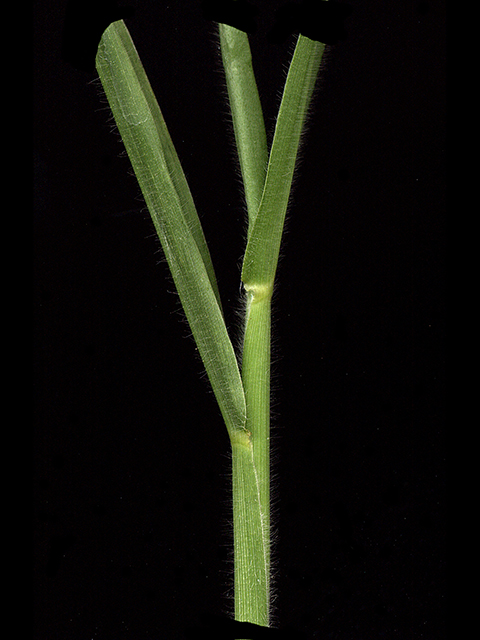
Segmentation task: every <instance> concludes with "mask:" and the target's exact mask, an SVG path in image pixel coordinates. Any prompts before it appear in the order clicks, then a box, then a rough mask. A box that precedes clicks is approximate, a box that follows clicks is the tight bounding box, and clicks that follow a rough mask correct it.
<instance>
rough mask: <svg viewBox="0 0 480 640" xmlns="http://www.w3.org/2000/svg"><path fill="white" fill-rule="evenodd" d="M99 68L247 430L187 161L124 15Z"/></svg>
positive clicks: (187, 296) (231, 408)
mask: <svg viewBox="0 0 480 640" xmlns="http://www.w3.org/2000/svg"><path fill="white" fill-rule="evenodd" d="M97 71H98V73H99V76H100V79H101V82H102V85H103V88H104V90H105V93H106V95H107V99H108V101H109V104H110V107H111V109H112V113H113V115H114V118H115V121H116V124H117V126H118V129H119V132H120V135H121V137H122V140H123V142H124V144H125V148H126V150H127V153H128V156H129V158H130V161H131V163H132V167H133V169H134V172H135V175H136V177H137V180H138V182H139V185H140V188H141V190H142V194H143V197H144V198H145V202H146V204H147V207H148V209H149V211H150V214H151V217H152V220H153V223H154V225H155V229H156V231H157V234H158V237H159V239H160V242H161V244H162V248H163V251H164V253H165V257H166V259H167V262H168V264H169V267H170V271H171V274H172V277H173V280H174V282H175V286H176V288H177V292H178V294H179V297H180V300H181V303H182V306H183V309H184V311H185V314H186V316H187V320H188V322H189V324H190V328H191V330H192V333H193V336H194V339H195V342H196V344H197V347H198V351H199V353H200V356H201V358H202V361H203V363H204V365H205V369H206V371H207V374H208V377H209V380H210V383H211V385H212V388H213V391H214V393H215V396H216V398H217V401H218V404H219V407H220V410H221V412H222V415H223V417H224V420H225V423H226V426H227V429H228V431H229V434H230V437H233V436H234V435H235V433H237V432H239V431H242V432H243V430H244V425H245V413H246V410H245V396H244V392H243V386H242V381H241V377H240V372H239V369H238V364H237V360H236V356H235V352H234V349H233V346H232V343H231V341H230V338H229V336H228V332H227V329H226V326H225V321H224V318H223V314H222V310H221V305H220V296H219V293H218V288H217V284H216V279H215V274H214V270H213V266H212V263H211V259H210V253H209V251H208V247H207V244H206V241H205V238H204V235H203V231H202V228H201V224H200V220H199V218H198V215H197V212H196V209H195V206H194V203H193V199H192V196H191V193H190V189H189V187H188V184H187V182H186V179H185V176H184V174H183V170H182V168H181V165H180V161H179V159H178V156H177V154H176V151H175V148H174V146H173V143H172V141H171V138H170V135H169V133H168V130H167V127H166V125H165V122H164V119H163V116H162V114H161V111H160V108H159V107H158V104H157V102H156V99H155V96H154V94H153V91H152V89H151V87H150V83H149V82H148V78H147V76H146V74H145V71H144V69H143V66H142V64H141V61H140V58H139V57H138V53H137V52H136V49H135V47H134V44H133V42H132V40H131V37H130V34H129V33H128V30H127V27H126V25H125V24H124V23H123V21H118V22H114V23H112V24H111V25H110V26H109V27H108V28H107V29H106V31H105V32H104V34H103V36H102V39H101V41H100V45H99V49H98V53H97Z"/></svg>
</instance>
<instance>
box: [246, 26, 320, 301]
mask: <svg viewBox="0 0 480 640" xmlns="http://www.w3.org/2000/svg"><path fill="white" fill-rule="evenodd" d="M324 49H325V45H324V44H322V43H320V42H316V41H314V40H310V39H309V38H306V37H305V36H302V35H300V36H299V37H298V41H297V45H296V47H295V52H294V54H293V58H292V61H291V63H290V67H289V71H288V75H287V80H286V82H285V88H284V92H283V97H282V101H281V104H280V109H279V112H278V117H277V122H276V126H275V134H274V138H273V142H272V148H271V151H270V158H269V162H268V169H267V177H266V180H265V187H264V190H263V195H262V200H261V203H260V208H259V210H258V213H257V216H256V218H255V222H254V226H253V229H252V231H251V233H250V234H249V239H248V244H247V248H246V251H245V256H244V261H243V268H242V281H243V283H244V285H245V288H246V289H247V290H249V289H250V290H253V289H254V288H257V289H259V288H262V287H263V288H267V289H271V287H272V286H273V281H274V279H275V272H276V269H277V263H278V255H279V251H280V243H281V238H282V232H283V226H284V221H285V214H286V211H287V206H288V200H289V197H290V190H291V186H292V179H293V174H294V169H295V162H296V158H297V152H298V148H299V144H300V138H301V133H302V129H303V125H304V123H305V118H306V115H307V111H308V106H309V104H310V99H311V96H312V93H313V89H314V86H315V82H316V78H317V75H318V70H319V67H320V62H321V59H322V55H323V51H324Z"/></svg>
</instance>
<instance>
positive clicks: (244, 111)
mask: <svg viewBox="0 0 480 640" xmlns="http://www.w3.org/2000/svg"><path fill="white" fill-rule="evenodd" d="M218 27H219V38H220V46H221V53H222V61H223V66H224V69H225V77H226V82H227V88H228V97H229V103H230V110H231V113H232V121H233V127H234V133H235V142H236V148H237V153H238V158H239V163H240V168H241V173H242V179H243V187H244V195H245V201H246V204H247V211H248V234H247V245H246V249H245V254H244V258H243V266H242V272H241V280H242V284H243V289H244V295H245V297H246V301H245V302H246V303H245V316H244V328H243V329H244V334H243V335H244V339H243V347H242V353H241V354H240V357H239V359H237V355H236V354H235V351H234V348H233V345H232V342H231V339H230V337H229V334H228V331H227V328H226V325H225V320H224V315H223V311H222V304H221V299H220V294H219V291H218V287H217V282H216V278H215V272H214V268H213V265H212V261H211V259H210V253H209V249H208V247H207V243H206V241H205V237H204V234H203V231H202V227H201V224H200V220H199V217H198V215H197V211H196V209H195V205H194V202H193V198H192V195H191V193H190V189H189V187H188V184H187V181H186V178H185V175H184V173H183V170H182V167H181V165H180V162H179V159H178V156H177V154H176V151H175V147H174V145H173V142H172V140H171V138H170V135H169V132H168V129H167V126H166V124H165V121H164V119H163V116H162V113H161V110H160V108H159V106H158V103H157V101H156V99H155V96H154V94H153V91H152V89H151V86H150V83H149V81H148V78H147V75H146V73H145V70H144V68H143V66H142V63H141V61H140V58H139V56H138V53H137V51H136V49H135V46H134V44H133V42H132V39H131V37H130V34H129V32H128V29H127V27H126V25H125V23H124V22H123V21H117V22H114V23H112V24H110V26H109V27H108V28H107V29H106V31H105V32H104V34H103V36H102V39H101V41H100V45H99V48H98V53H97V57H96V67H97V71H98V74H99V77H100V80H101V82H102V85H103V88H104V91H105V93H106V96H107V99H108V102H109V105H110V108H111V110H112V113H113V116H114V119H115V122H116V125H117V127H118V130H119V132H120V135H121V137H122V140H123V143H124V145H125V148H126V150H127V153H128V156H129V158H130V161H131V164H132V167H133V169H134V172H135V175H136V177H137V180H138V183H139V185H140V188H141V191H142V194H143V197H144V199H145V202H146V204H147V207H148V210H149V212H150V214H151V217H152V220H153V224H154V226H155V229H156V232H157V234H158V237H159V239H160V242H161V245H162V248H163V251H164V254H165V257H166V259H167V262H168V265H169V268H170V271H171V274H172V277H173V280H174V283H175V286H176V289H177V292H178V295H179V297H180V300H181V303H182V306H183V309H184V312H185V315H186V317H187V320H188V322H189V324H190V327H191V330H192V334H193V337H194V339H195V342H196V345H197V347H198V351H199V353H200V356H201V358H202V361H203V364H204V366H205V369H206V372H207V374H208V378H209V380H210V383H211V386H212V389H213V391H214V394H215V397H216V399H217V402H218V405H219V408H220V411H221V413H222V416H223V419H224V421H225V425H226V428H227V430H228V434H229V437H230V443H231V450H232V499H233V531H234V599H235V619H236V620H239V621H243V622H251V623H254V624H257V625H261V626H269V620H270V594H271V584H270V581H271V577H270V575H271V570H270V540H271V531H270V327H271V300H272V293H273V288H274V284H275V274H276V270H277V263H278V256H279V251H280V244H281V238H282V232H283V226H284V220H285V213H286V210H287V205H288V201H289V197H290V190H291V185H292V179H293V173H294V169H295V162H296V158H297V152H298V148H299V144H300V138H301V135H302V130H303V126H304V123H305V118H306V114H307V110H308V107H309V104H310V101H311V96H312V92H313V89H314V85H315V82H316V78H317V74H318V70H319V67H320V62H321V58H322V55H323V51H324V45H323V44H321V43H320V42H317V41H314V40H311V39H309V38H307V37H305V36H303V35H299V36H298V39H297V43H296V47H295V51H294V54H293V57H292V60H291V62H290V67H289V71H288V75H287V79H286V82H285V87H284V91H283V97H282V100H281V105H280V108H279V112H278V116H277V120H276V126H275V133H274V137H273V141H272V144H271V148H270V149H268V148H267V137H266V134H265V124H264V120H263V114H262V108H261V103H260V98H259V95H258V91H257V85H256V82H255V77H254V72H253V67H252V56H251V51H250V45H249V40H248V36H247V34H246V33H244V32H242V31H240V30H238V29H236V28H234V27H231V26H228V25H224V24H219V26H218Z"/></svg>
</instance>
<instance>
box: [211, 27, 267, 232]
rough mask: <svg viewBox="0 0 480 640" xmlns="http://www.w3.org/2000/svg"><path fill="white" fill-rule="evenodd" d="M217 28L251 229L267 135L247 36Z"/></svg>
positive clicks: (260, 187) (261, 185) (263, 171)
mask: <svg viewBox="0 0 480 640" xmlns="http://www.w3.org/2000/svg"><path fill="white" fill-rule="evenodd" d="M218 27H219V35H220V48H221V51H222V61H223V67H224V70H225V79H226V81H227V90H228V98H229V102H230V110H231V114H232V122H233V130H234V133H235V142H236V146H237V153H238V159H239V162H240V169H241V172H242V179H243V185H244V190H245V200H246V203H247V210H248V223H249V229H251V228H252V226H253V222H254V220H255V216H256V214H257V211H258V207H259V206H260V200H261V197H262V193H263V188H264V185H265V176H266V172H267V163H268V150H267V135H266V132H265V123H264V119H263V112H262V105H261V103H260V97H259V95H258V89H257V83H256V81H255V75H254V72H253V66H252V54H251V51H250V44H249V41H248V35H247V34H246V33H244V32H243V31H239V30H238V29H235V27H231V26H229V25H226V24H219V25H218Z"/></svg>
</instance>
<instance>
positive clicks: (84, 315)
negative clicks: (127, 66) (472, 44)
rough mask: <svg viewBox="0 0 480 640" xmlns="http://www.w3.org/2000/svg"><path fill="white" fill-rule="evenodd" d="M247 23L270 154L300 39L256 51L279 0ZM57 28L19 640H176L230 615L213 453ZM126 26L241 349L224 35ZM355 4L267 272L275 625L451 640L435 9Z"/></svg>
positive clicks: (163, 278)
mask: <svg viewBox="0 0 480 640" xmlns="http://www.w3.org/2000/svg"><path fill="white" fill-rule="evenodd" d="M253 4H254V5H255V6H256V7H257V8H258V10H259V11H258V14H257V17H256V24H257V29H256V31H255V33H254V35H252V39H251V43H252V50H253V56H254V64H255V70H256V73H257V76H258V83H259V87H260V93H261V96H262V100H263V103H264V111H265V116H266V119H267V122H268V127H269V132H270V133H271V130H272V124H273V122H274V116H275V112H276V109H277V107H278V101H279V95H280V91H281V87H282V84H283V79H284V74H285V69H286V65H287V62H288V58H289V55H290V53H291V51H292V42H293V38H292V37H290V38H287V39H285V40H284V41H282V42H276V43H273V42H272V41H271V39H270V38H269V36H268V34H269V33H271V29H272V27H273V24H274V22H275V9H277V8H278V7H280V6H282V4H285V3H282V2H278V1H277V2H259V1H258V2H255V3H253ZM66 6H67V5H66V2H54V1H53V0H48V1H42V2H37V3H36V5H35V41H34V42H35V46H34V54H35V60H34V68H35V77H34V97H35V114H34V115H35V120H34V163H35V207H34V239H35V398H36V404H35V425H36V428H35V504H34V507H35V629H34V638H35V640H57V639H59V640H60V639H62V640H65V639H68V640H81V639H82V640H90V639H97V638H98V639H105V640H110V639H111V640H113V639H115V640H123V639H125V640H127V639H135V640H143V639H147V638H148V639H149V638H155V639H163V638H166V639H168V640H170V639H171V640H177V639H178V640H183V639H184V638H188V637H198V635H199V634H201V631H200V630H201V629H205V630H206V629H208V627H209V625H210V627H211V628H213V627H212V625H213V626H215V624H217V627H218V620H217V622H216V623H213V622H212V620H214V619H215V618H213V617H215V616H220V617H222V616H223V617H224V618H226V617H227V614H228V613H229V611H230V610H231V598H230V595H229V593H228V584H229V581H230V578H231V556H230V537H229V536H230V528H229V519H230V502H229V459H228V449H229V444H228V438H227V434H226V431H225V428H224V426H223V424H222V420H221V417H220V415H219V412H218V410H217V407H216V404H215V400H214V398H213V396H212V394H211V393H210V391H209V388H208V384H207V382H206V380H205V378H204V376H203V374H202V366H201V363H200V361H199V360H198V358H197V357H196V356H195V348H194V344H193V341H192V340H191V339H190V338H189V337H188V335H189V332H188V327H187V326H186V324H185V322H183V320H182V315H181V313H180V309H179V303H178V300H177V298H176V296H175V295H172V293H171V292H172V291H173V284H172V282H171V279H170V278H169V275H168V271H167V266H166V264H165V262H164V261H163V259H162V255H161V252H160V247H159V242H158V240H157V239H156V238H155V237H154V233H153V226H152V224H151V222H150V220H149V217H148V213H147V212H146V211H145V209H144V205H143V203H142V201H141V198H140V196H139V189H138V186H137V185H136V183H135V179H134V178H133V177H132V176H131V172H130V168H129V163H128V160H127V158H125V157H124V156H122V146H121V142H120V139H119V137H118V134H117V133H112V132H111V122H110V118H109V113H108V110H107V108H106V104H105V100H104V99H103V98H102V96H101V92H100V91H99V88H98V84H96V83H95V81H94V79H95V73H94V72H89V71H86V70H85V69H83V68H78V67H82V65H81V64H78V59H77V60H72V56H71V55H70V54H71V51H72V46H70V48H69V47H68V46H67V47H65V38H63V48H62V33H64V31H63V29H64V21H65V15H66ZM85 6H86V7H87V8H88V10H89V11H90V10H91V11H94V9H93V8H91V9H90V8H89V7H88V5H85ZM96 6H97V8H98V6H100V5H99V4H98V5H96ZM125 6H128V7H130V8H131V9H133V12H131V15H130V17H129V18H127V25H128V27H129V29H130V31H131V33H132V36H133V39H134V41H135V43H136V46H137V49H138V50H139V53H140V56H141V58H142V61H143V63H144V66H145V67H146V70H147V73H148V75H149V77H150V80H151V83H152V86H153V88H154V91H155V92H156V95H157V98H158V100H159V103H160V106H161V108H162V110H163V113H164V116H165V119H166V121H167V124H168V126H169V129H170V133H171V135H172V138H173V141H174V144H175V145H176V148H177V151H178V154H179V156H180V159H181V162H182V164H183V166H184V170H185V172H186V175H187V178H188V181H189V184H190V187H191V190H192V192H193V196H194V199H195V202H196V204H197V208H198V211H199V213H200V216H201V219H202V223H203V225H204V228H205V233H206V236H207V240H208V242H209V245H210V247H211V253H212V257H213V261H214V265H215V267H216V271H217V276H218V280H219V285H220V290H221V292H222V297H223V300H224V306H225V309H226V315H227V321H228V324H229V327H231V328H232V331H233V332H234V331H235V326H236V324H237V316H236V311H237V310H238V304H237V298H238V291H239V269H240V260H241V255H242V251H243V237H244V210H243V204H242V199H241V195H240V192H239V190H238V185H239V181H238V177H237V174H236V172H235V162H234V160H233V157H232V151H231V145H230V143H229V141H230V139H231V134H230V132H229V125H228V118H227V117H226V113H227V109H226V106H225V101H224V87H223V79H222V74H221V67H220V63H219V57H218V51H217V43H216V36H215V25H214V23H213V22H210V21H208V20H206V19H205V17H204V15H203V12H202V6H201V3H200V2H196V1H187V0H176V1H175V2H173V1H172V2H159V1H153V0H148V1H147V0H136V1H135V0H130V2H128V3H125ZM349 6H350V7H351V8H352V13H351V15H350V17H349V18H348V19H347V20H346V21H345V32H346V33H345V37H342V38H341V39H340V40H339V41H338V43H337V44H336V45H334V46H332V47H330V48H329V51H328V54H327V55H326V64H325V66H324V69H323V71H322V74H321V82H320V88H319V93H318V94H317V96H316V99H315V107H314V109H313V112H312V116H311V118H310V121H309V130H308V135H307V138H306V143H305V145H304V147H303V150H302V163H301V169H300V171H299V173H298V175H297V179H296V182H295V191H294V202H293V205H292V206H291V207H290V210H289V216H288V224H287V233H286V236H285V242H284V244H283V247H282V259H281V262H280V266H279V271H278V287H277V292H276V297H275V312H274V404H273V410H274V418H273V429H274V431H273V435H274V447H273V451H274V463H275V464H274V471H275V479H274V514H275V517H274V522H275V525H276V530H277V532H278V533H277V542H276V562H275V577H276V607H275V617H274V622H275V625H276V626H277V627H278V628H279V629H281V630H283V636H282V637H292V638H293V637H299V638H301V637H303V638H308V639H311V638H319V639H320V638H322V639H323V638H335V639H339V640H340V639H341V640H350V639H351V640H364V639H365V640H367V639H368V640H374V639H375V640H376V639H377V638H378V639H379V638H402V639H407V638H408V639H409V640H414V639H417V638H425V639H432V640H433V639H435V640H442V639H443V638H445V637H446V632H445V626H444V609H445V602H444V594H445V589H444V493H443V492H444V444H443V436H444V432H443V430H444V424H443V423H444V395H445V390H444V344H443V340H444V308H443V304H444V297H443V284H444V276H443V261H444V240H445V237H444V215H445V211H444V201H445V194H444V191H445V184H444V183H445V134H444V102H445V101H444V75H445V60H444V57H445V52H444V33H443V31H444V15H443V13H444V11H443V5H442V3H436V2H424V1H415V2H405V1H403V0H402V1H400V0H391V1H390V2H383V1H381V0H364V1H361V0H350V2H349ZM87 14H88V12H87ZM89 23H90V21H89V19H88V15H87V18H85V24H86V25H88V24H89ZM71 42H72V41H71V40H70V44H71ZM73 50H76V49H75V46H74V47H73ZM69 52H70V54H69ZM76 63H77V64H76ZM212 616H213V617H212ZM192 634H193V635H192ZM210 637H217V636H214V635H213V632H211V635H210ZM224 637H227V635H226V634H225V636H224ZM229 637H230V636H229ZM272 637H274V636H273V635H272Z"/></svg>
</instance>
